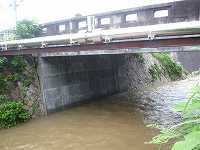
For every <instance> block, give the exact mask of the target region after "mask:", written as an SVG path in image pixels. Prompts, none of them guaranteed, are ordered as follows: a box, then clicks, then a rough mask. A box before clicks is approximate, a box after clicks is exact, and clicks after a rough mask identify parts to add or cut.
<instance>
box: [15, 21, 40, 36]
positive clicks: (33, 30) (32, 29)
mask: <svg viewBox="0 0 200 150" xmlns="http://www.w3.org/2000/svg"><path fill="white" fill-rule="evenodd" d="M40 32H41V27H40V25H39V24H37V23H36V22H35V21H33V20H22V21H19V22H17V25H16V37H17V39H27V38H34V37H36V36H38V35H39V34H40Z"/></svg>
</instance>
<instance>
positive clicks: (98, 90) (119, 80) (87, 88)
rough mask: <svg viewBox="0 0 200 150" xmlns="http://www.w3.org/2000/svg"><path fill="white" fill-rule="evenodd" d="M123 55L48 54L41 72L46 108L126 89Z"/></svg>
mask: <svg viewBox="0 0 200 150" xmlns="http://www.w3.org/2000/svg"><path fill="white" fill-rule="evenodd" d="M125 61H126V60H125V57H124V55H98V56H97V55H95V56H71V57H69V56H68V57H45V58H40V59H39V75H40V80H41V81H40V82H41V86H42V95H43V100H44V104H45V105H46V111H47V113H48V112H52V111H55V110H58V109H64V108H65V106H70V105H72V104H75V103H78V102H81V101H83V100H88V99H93V98H96V97H99V96H105V95H111V94H114V93H117V92H120V91H124V90H127V88H128V82H127V78H126V73H127V71H126V70H125V69H126V67H125Z"/></svg>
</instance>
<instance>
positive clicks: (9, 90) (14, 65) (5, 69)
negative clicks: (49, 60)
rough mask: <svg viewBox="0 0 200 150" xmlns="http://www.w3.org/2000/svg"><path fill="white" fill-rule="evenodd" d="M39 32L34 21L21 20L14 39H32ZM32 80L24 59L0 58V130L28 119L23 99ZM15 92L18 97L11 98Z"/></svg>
mask: <svg viewBox="0 0 200 150" xmlns="http://www.w3.org/2000/svg"><path fill="white" fill-rule="evenodd" d="M40 31H41V28H40V26H39V25H38V24H37V23H35V22H34V21H30V20H23V21H20V22H18V23H17V26H16V33H15V34H16V35H15V37H16V38H17V39H24V38H33V37H36V36H37V35H38V34H39V33H40ZM33 80H34V76H33V74H32V73H31V71H30V70H29V67H28V63H27V61H26V59H25V58H24V57H22V56H15V57H0V128H9V127H12V126H14V125H16V124H17V123H20V122H25V121H26V120H28V119H29V118H30V113H29V110H27V109H28V107H27V106H26V103H25V101H24V98H25V95H26V92H27V88H28V87H29V86H30V85H31V84H32V82H33ZM17 89H18V90H17ZM15 91H18V95H14V97H13V93H14V92H15ZM25 107H26V108H27V109H25Z"/></svg>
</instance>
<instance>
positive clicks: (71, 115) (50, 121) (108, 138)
mask: <svg viewBox="0 0 200 150" xmlns="http://www.w3.org/2000/svg"><path fill="white" fill-rule="evenodd" d="M197 81H199V78H192V79H190V80H184V81H179V82H174V83H170V84H167V85H165V86H161V87H158V88H155V89H154V90H147V91H146V92H144V95H143V97H142V98H141V99H140V100H136V101H135V102H132V101H130V100H128V98H127V94H126V93H123V94H118V95H115V96H111V97H108V98H102V99H100V100H98V101H93V102H91V103H88V104H84V105H81V106H77V107H73V108H71V109H68V110H66V111H63V112H58V113H55V114H52V115H50V116H48V117H45V118H40V119H35V120H31V121H30V122H27V123H25V124H21V125H19V126H17V127H14V128H11V129H7V130H1V131H0V150H155V149H157V147H155V146H154V145H146V144H144V142H145V141H148V140H149V139H150V138H151V137H152V136H153V135H155V134H156V132H157V131H155V130H154V131H153V130H152V129H149V128H146V127H145V123H144V122H148V123H149V122H150V123H151V122H156V121H157V122H160V123H163V122H164V121H166V120H167V122H164V124H165V123H166V124H170V122H174V121H175V120H178V116H177V114H173V113H172V112H171V111H170V109H171V106H172V105H173V104H174V103H177V102H178V101H182V100H184V99H185V98H186V95H187V94H188V92H189V91H190V89H191V87H192V86H193V85H194V84H196V83H197ZM163 120H164V121H163ZM165 149H169V148H167V147H165Z"/></svg>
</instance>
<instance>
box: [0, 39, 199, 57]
mask: <svg viewBox="0 0 200 150" xmlns="http://www.w3.org/2000/svg"><path fill="white" fill-rule="evenodd" d="M199 45H200V37H198V36H197V37H195V36H194V37H187V36H186V37H183V38H182V37H180V38H177V37H176V38H165V39H155V40H141V41H137V40H132V41H131V40H130V41H115V42H111V43H95V44H82V45H73V46H53V47H44V48H30V49H21V50H9V49H8V50H5V51H1V52H0V56H8V55H30V54H31V55H33V56H42V55H44V54H46V55H47V53H52V54H49V55H53V53H54V54H55V53H66V52H68V53H69V54H70V53H71V54H73V53H76V54H81V53H83V52H87V51H88V52H92V51H93V52H95V51H96V52H97V51H98V52H100V51H102V52H103V51H107V52H108V51H116V52H117V50H118V51H119V50H121V52H123V51H124V53H125V52H126V51H130V50H131V51H130V52H131V53H134V52H135V53H142V52H156V51H159V52H162V51H199ZM187 48H188V50H187ZM156 49H157V50H156ZM173 49H174V50H173ZM98 54H101V53H98Z"/></svg>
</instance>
